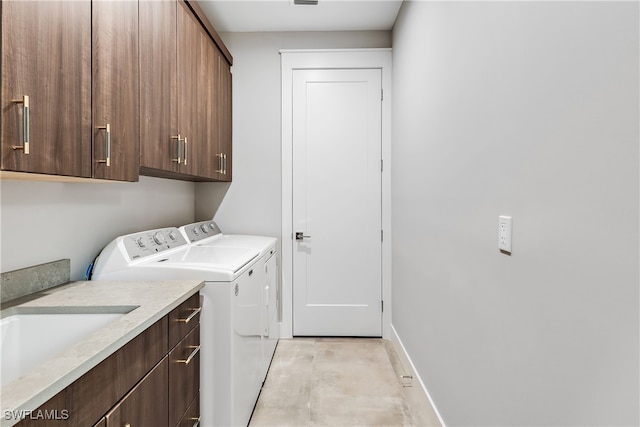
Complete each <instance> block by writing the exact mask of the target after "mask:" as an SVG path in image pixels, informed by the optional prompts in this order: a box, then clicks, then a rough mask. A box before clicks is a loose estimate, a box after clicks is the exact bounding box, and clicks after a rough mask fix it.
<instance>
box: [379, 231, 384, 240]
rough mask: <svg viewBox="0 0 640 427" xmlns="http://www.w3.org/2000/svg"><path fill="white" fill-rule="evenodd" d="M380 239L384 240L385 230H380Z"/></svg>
mask: <svg viewBox="0 0 640 427" xmlns="http://www.w3.org/2000/svg"><path fill="white" fill-rule="evenodd" d="M380 241H381V242H384V230H380Z"/></svg>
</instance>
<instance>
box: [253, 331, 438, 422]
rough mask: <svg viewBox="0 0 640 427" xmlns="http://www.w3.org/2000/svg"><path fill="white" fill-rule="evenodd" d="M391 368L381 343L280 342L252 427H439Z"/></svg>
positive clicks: (393, 359) (392, 359)
mask: <svg viewBox="0 0 640 427" xmlns="http://www.w3.org/2000/svg"><path fill="white" fill-rule="evenodd" d="M394 366H395V367H397V366H399V364H398V363H397V355H395V352H394V351H393V348H392V346H391V344H390V343H389V342H387V341H384V340H381V339H375V338H295V339H293V340H281V341H280V342H279V344H278V348H277V350H276V354H275V356H274V358H273V361H272V363H271V367H270V369H269V374H268V375H267V380H266V382H265V384H264V387H263V389H262V392H261V393H260V397H259V399H258V403H257V404H256V408H255V411H254V413H253V416H252V418H251V422H250V426H253V427H259V426H438V425H439V423H438V419H437V417H436V415H435V413H434V412H433V410H432V409H431V406H430V405H429V403H428V400H426V399H425V398H421V397H420V396H415V393H416V392H417V390H416V389H415V388H413V387H403V385H402V382H401V379H400V377H399V375H398V373H397V372H396V370H394ZM419 394H421V393H419Z"/></svg>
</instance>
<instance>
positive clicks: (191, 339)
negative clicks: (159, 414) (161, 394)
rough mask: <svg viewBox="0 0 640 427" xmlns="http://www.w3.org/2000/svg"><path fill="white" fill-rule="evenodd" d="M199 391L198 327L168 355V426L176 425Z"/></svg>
mask: <svg viewBox="0 0 640 427" xmlns="http://www.w3.org/2000/svg"><path fill="white" fill-rule="evenodd" d="M199 391H200V326H199V325H196V327H195V328H194V329H193V330H192V331H191V332H189V334H188V335H187V336H186V337H184V339H182V341H180V342H179V343H178V345H176V347H175V348H174V349H173V350H171V352H170V353H169V425H171V426H175V425H177V424H178V423H179V422H180V420H181V419H182V417H183V416H184V414H185V413H186V412H187V409H188V408H189V405H190V404H191V402H193V399H195V397H196V396H197V395H198V393H199Z"/></svg>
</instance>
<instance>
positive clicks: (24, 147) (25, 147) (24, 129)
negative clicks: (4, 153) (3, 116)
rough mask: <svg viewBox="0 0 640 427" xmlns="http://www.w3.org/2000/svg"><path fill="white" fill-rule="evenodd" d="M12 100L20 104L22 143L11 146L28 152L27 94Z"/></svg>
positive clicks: (25, 152)
mask: <svg viewBox="0 0 640 427" xmlns="http://www.w3.org/2000/svg"><path fill="white" fill-rule="evenodd" d="M13 102H14V103H16V104H22V109H23V111H22V145H13V146H12V147H11V148H13V149H14V150H23V153H24V154H29V95H23V96H22V99H15V100H14V101H13Z"/></svg>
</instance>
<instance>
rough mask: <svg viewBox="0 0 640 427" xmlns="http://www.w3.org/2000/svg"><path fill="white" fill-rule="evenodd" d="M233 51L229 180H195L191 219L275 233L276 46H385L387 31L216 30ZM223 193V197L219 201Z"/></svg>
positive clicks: (278, 152)
mask: <svg viewBox="0 0 640 427" xmlns="http://www.w3.org/2000/svg"><path fill="white" fill-rule="evenodd" d="M221 37H222V38H223V39H224V43H225V44H226V45H227V47H228V48H229V50H230V51H231V54H232V55H233V60H234V62H233V68H232V73H233V156H234V157H233V182H232V183H231V184H218V183H198V184H196V217H197V218H198V219H199V220H205V219H211V218H212V217H214V215H215V219H216V221H217V222H218V224H219V225H220V227H221V228H222V230H223V231H224V232H228V233H244V234H262V235H269V236H274V237H280V236H281V232H280V229H281V222H282V219H281V210H282V198H281V174H282V171H281V156H282V155H281V148H280V147H281V144H282V141H281V138H280V127H281V119H280V110H281V102H280V79H281V76H280V54H279V50H280V49H337V48H369V47H379V48H382V47H391V32H390V31H350V32H301V33H300V32H265V33H221ZM223 197H224V200H223V199H222V198H223Z"/></svg>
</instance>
